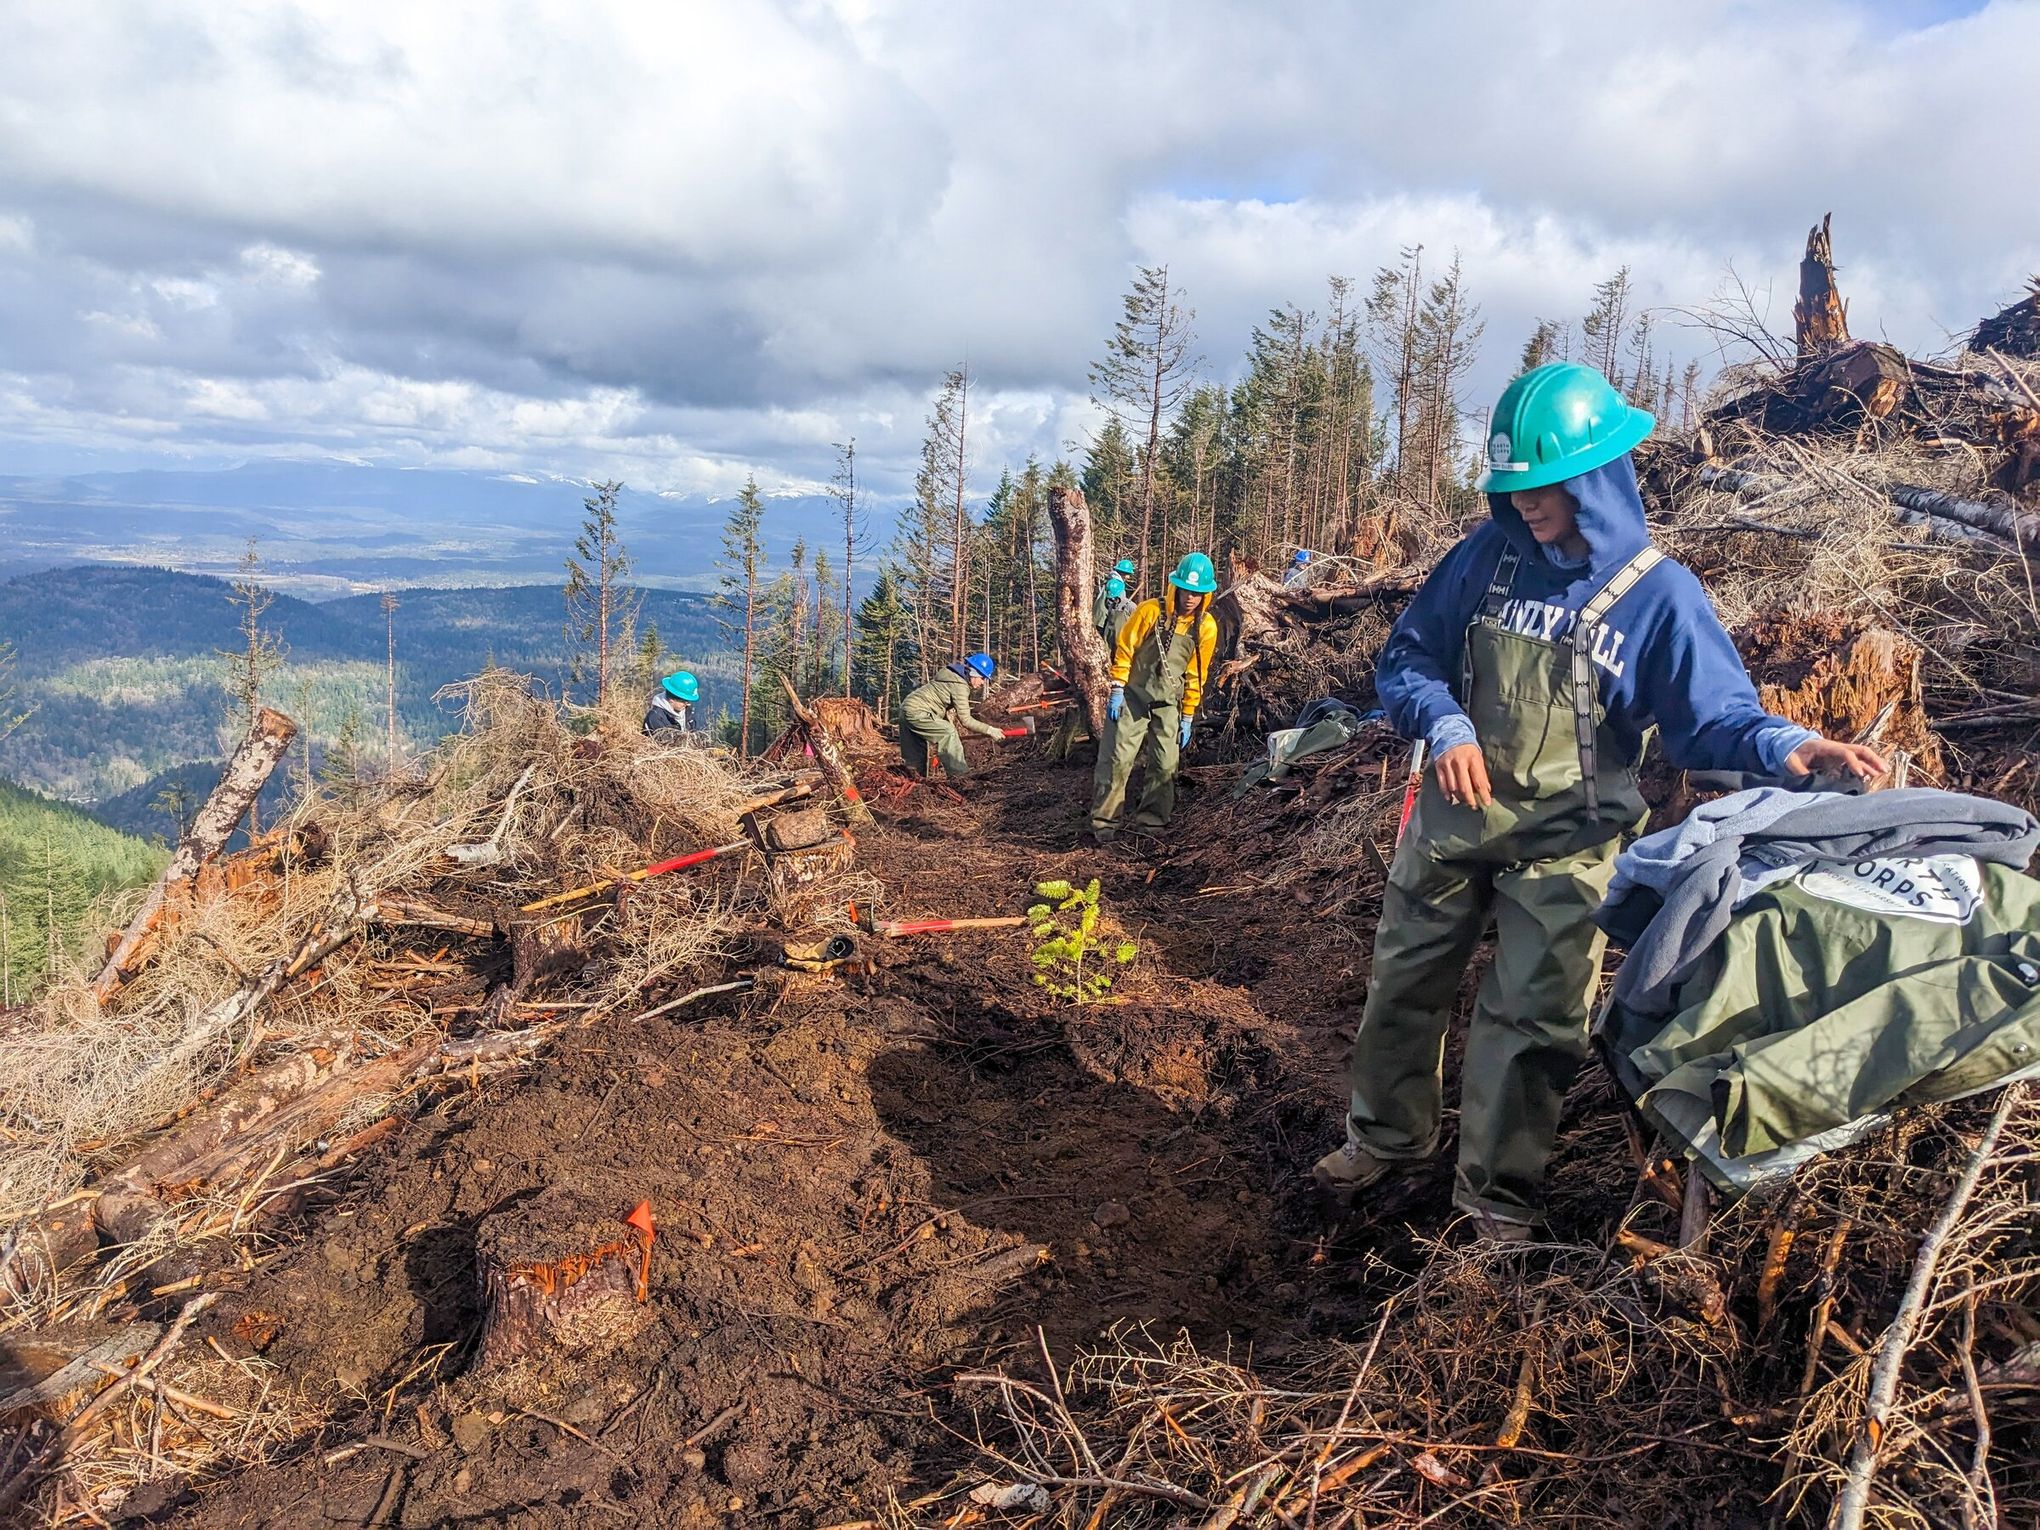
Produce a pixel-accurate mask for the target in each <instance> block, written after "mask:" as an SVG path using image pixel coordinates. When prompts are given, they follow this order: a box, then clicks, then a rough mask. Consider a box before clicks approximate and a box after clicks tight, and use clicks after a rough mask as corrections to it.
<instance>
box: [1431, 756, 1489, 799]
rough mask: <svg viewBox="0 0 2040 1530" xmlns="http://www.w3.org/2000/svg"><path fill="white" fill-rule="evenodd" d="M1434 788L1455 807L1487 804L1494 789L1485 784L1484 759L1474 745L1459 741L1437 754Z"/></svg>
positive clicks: (1485, 760)
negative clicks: (1453, 747) (1436, 775)
mask: <svg viewBox="0 0 2040 1530" xmlns="http://www.w3.org/2000/svg"><path fill="white" fill-rule="evenodd" d="M1435 769H1436V770H1437V772H1438V790H1440V791H1442V792H1443V793H1444V794H1445V800H1446V801H1447V802H1449V803H1451V804H1453V805H1454V806H1455V807H1457V806H1459V805H1461V804H1464V805H1465V806H1467V807H1478V808H1484V807H1491V806H1493V805H1494V800H1495V794H1494V789H1493V788H1492V787H1491V786H1490V785H1489V783H1488V773H1487V759H1486V757H1485V756H1484V755H1482V754H1481V752H1480V745H1478V744H1461V745H1460V746H1459V747H1458V748H1456V749H1448V750H1446V751H1445V752H1444V753H1443V754H1441V755H1439V756H1438V763H1437V765H1436V766H1435Z"/></svg>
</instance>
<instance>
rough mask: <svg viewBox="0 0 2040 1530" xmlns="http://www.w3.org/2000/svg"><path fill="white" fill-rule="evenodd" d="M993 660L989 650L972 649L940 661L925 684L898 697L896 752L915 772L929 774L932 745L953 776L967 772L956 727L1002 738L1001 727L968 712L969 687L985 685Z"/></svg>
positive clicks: (975, 688)
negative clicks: (948, 661) (939, 667)
mask: <svg viewBox="0 0 2040 1530" xmlns="http://www.w3.org/2000/svg"><path fill="white" fill-rule="evenodd" d="M995 673H997V666H996V665H994V664H993V663H992V656H991V655H990V654H988V653H974V654H972V655H970V656H969V657H968V658H964V659H958V660H957V661H956V662H955V663H954V664H951V665H948V666H946V667H944V668H943V669H942V670H941V671H940V672H939V673H937V674H936V676H935V678H934V679H932V680H930V681H929V682H928V683H927V684H926V685H922V686H917V687H916V688H915V689H913V690H912V691H909V692H908V693H907V699H906V700H905V701H903V702H901V703H900V758H901V759H902V760H904V761H906V765H907V769H908V770H909V771H911V772H912V773H913V774H915V775H917V776H925V775H927V774H928V755H929V753H930V751H932V752H933V753H934V755H935V758H936V759H938V760H940V761H941V762H942V770H943V773H944V774H945V775H947V776H948V777H949V778H950V779H951V780H952V781H961V780H962V779H963V778H964V777H965V776H967V775H969V774H970V765H969V763H968V762H967V761H966V760H965V759H964V757H963V737H962V734H961V733H959V732H958V730H959V729H961V730H962V731H963V732H964V733H975V734H978V735H979V736H981V737H983V738H996V739H1001V740H1003V739H1004V738H1005V736H1006V735H1005V732H1004V731H1003V730H1002V729H999V728H995V727H993V726H992V725H991V724H990V723H987V722H979V721H978V720H977V719H976V718H975V717H973V716H971V714H970V698H971V693H972V692H973V691H981V690H983V689H984V688H985V685H986V683H987V682H988V681H990V680H991V678H992V676H993V675H994V674H995Z"/></svg>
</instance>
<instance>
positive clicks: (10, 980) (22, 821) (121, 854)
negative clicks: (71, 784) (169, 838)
mask: <svg viewBox="0 0 2040 1530" xmlns="http://www.w3.org/2000/svg"><path fill="white" fill-rule="evenodd" d="M166 859H168V852H167V851H165V850H164V849H163V848H162V847H161V846H160V845H150V844H145V843H144V842H143V841H141V840H139V839H136V838H134V837H133V836H132V835H128V834H122V833H119V832H117V831H115V830H113V829H110V828H108V827H106V826H105V825H104V824H101V823H98V822H95V821H94V820H93V819H91V818H89V817H87V816H86V815H85V814H83V813H81V812H79V811H78V810H77V809H76V808H72V807H69V806H67V805H65V804H64V803H61V802H51V801H50V800H49V799H48V798H46V797H39V796H37V795H36V794H35V793H33V792H27V791H23V790H22V789H21V788H20V787H17V786H13V785H10V784H8V783H6V782H0V1002H4V1003H7V1004H13V1003H15V1002H17V1001H19V1000H20V999H22V998H23V997H25V996H26V995H27V994H29V993H30V992H32V991H33V990H34V989H35V988H37V987H38V986H39V985H40V984H41V982H42V981H43V979H44V978H45V977H47V976H49V975H51V974H55V973H60V972H63V971H64V970H65V969H66V968H68V967H69V966H70V965H71V963H73V962H82V961H85V960H87V959H89V957H90V956H91V954H92V953H91V950H90V947H91V945H92V941H93V937H94V935H95V934H96V932H97V931H99V930H100V929H102V928H104V927H105V925H106V923H107V922H108V920H107V907H106V905H107V902H108V900H109V899H110V898H111V897H112V896H113V895H114V894H116V893H118V892H120V891H122V890H123V889H126V888H130V887H137V886H140V885H141V884H142V883H144V882H147V881H148V880H149V879H150V878H152V877H154V876H155V875H156V874H157V873H158V872H159V871H161V870H162V869H163V863H164V861H165V860H166ZM101 954H102V955H103V954H104V953H101Z"/></svg>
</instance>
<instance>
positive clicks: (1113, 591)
mask: <svg viewBox="0 0 2040 1530" xmlns="http://www.w3.org/2000/svg"><path fill="white" fill-rule="evenodd" d="M1105 598H1106V599H1107V600H1124V599H1125V598H1126V581H1125V580H1124V579H1121V578H1120V577H1119V576H1118V575H1117V574H1114V575H1113V576H1112V577H1111V578H1110V579H1108V580H1106V581H1105Z"/></svg>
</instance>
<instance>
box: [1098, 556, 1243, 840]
mask: <svg viewBox="0 0 2040 1530" xmlns="http://www.w3.org/2000/svg"><path fill="white" fill-rule="evenodd" d="M1169 584H1170V586H1171V590H1170V594H1169V604H1168V609H1167V611H1166V613H1165V612H1164V610H1163V606H1162V602H1161V601H1159V600H1144V601H1142V602H1141V603H1140V604H1139V605H1137V606H1135V607H1134V608H1133V614H1132V615H1130V616H1128V617H1127V618H1126V620H1125V622H1124V623H1122V624H1121V626H1120V628H1119V635H1118V640H1117V641H1116V642H1115V643H1114V644H1113V648H1112V699H1111V702H1110V703H1109V704H1108V705H1107V706H1106V708H1105V717H1106V726H1105V737H1104V738H1103V739H1101V740H1100V741H1099V744H1098V769H1097V772H1096V773H1095V774H1094V775H1093V777H1092V779H1091V834H1092V836H1093V837H1094V838H1095V839H1096V840H1097V841H1098V843H1100V844H1101V845H1102V844H1109V843H1111V841H1112V839H1113V837H1114V836H1115V835H1116V834H1117V833H1118V832H1119V815H1120V811H1121V810H1122V809H1123V808H1124V807H1125V806H1126V783H1127V780H1128V778H1129V777H1131V776H1132V774H1133V766H1134V762H1135V761H1136V760H1139V761H1140V762H1141V763H1142V764H1144V765H1146V766H1147V779H1146V782H1145V784H1144V785H1143V786H1142V787H1141V794H1140V803H1139V805H1138V806H1137V807H1136V808H1135V809H1134V811H1133V827H1134V828H1136V829H1159V828H1161V827H1162V826H1163V825H1164V824H1166V823H1167V822H1168V821H1169V817H1170V815H1171V814H1173V813H1174V812H1175V810H1176V762H1177V760H1178V758H1179V756H1180V754H1181V751H1182V750H1184V749H1185V748H1187V747H1189V744H1190V724H1191V720H1192V719H1193V718H1195V717H1196V715H1197V704H1198V702H1199V701H1201V700H1202V699H1203V697H1204V682H1205V679H1206V678H1207V677H1208V676H1209V675H1210V673H1211V654H1212V650H1213V649H1214V648H1216V647H1217V646H1218V623H1217V622H1216V621H1214V620H1213V619H1212V615H1211V598H1212V596H1213V595H1215V594H1217V592H1218V576H1217V574H1216V573H1215V572H1214V571H1213V569H1212V567H1211V560H1210V559H1209V558H1207V557H1205V556H1204V554H1203V553H1191V554H1189V555H1188V556H1186V557H1185V558H1184V559H1183V561H1182V562H1181V563H1180V564H1178V565H1177V566H1176V572H1175V573H1173V574H1171V575H1169Z"/></svg>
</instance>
